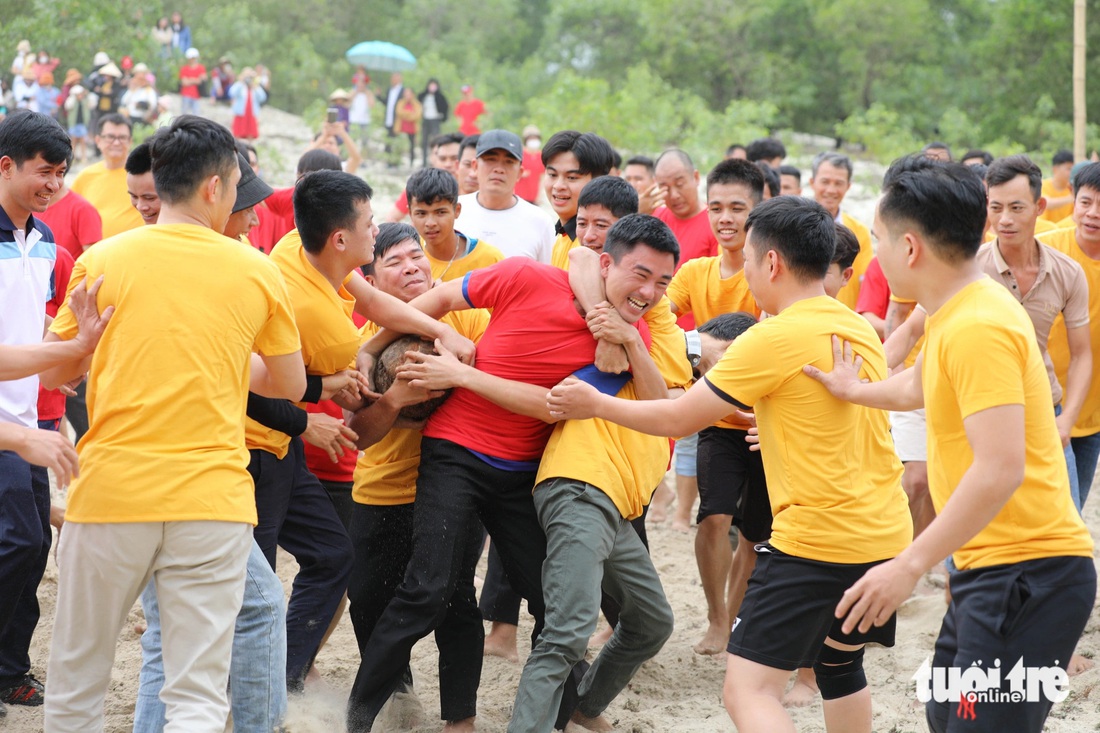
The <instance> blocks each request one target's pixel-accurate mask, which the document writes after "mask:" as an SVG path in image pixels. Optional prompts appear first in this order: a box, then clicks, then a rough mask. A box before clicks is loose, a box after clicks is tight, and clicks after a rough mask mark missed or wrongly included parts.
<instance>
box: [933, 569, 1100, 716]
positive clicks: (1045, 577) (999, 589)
mask: <svg viewBox="0 0 1100 733" xmlns="http://www.w3.org/2000/svg"><path fill="white" fill-rule="evenodd" d="M1095 599H1096V570H1095V567H1094V566H1093V561H1092V558H1091V557H1047V558H1042V559H1039V560H1026V561H1024V562H1019V563H1012V564H1008V565H993V566H990V567H984V568H977V569H974V570H961V571H956V572H954V573H952V574H951V605H950V606H948V607H947V613H946V614H944V617H943V625H942V626H941V627H940V635H939V638H938V639H937V640H936V653H935V656H933V658H932V671H933V673H935V670H937V669H948V670H949V669H950V668H952V667H955V668H958V669H959V670H966V669H969V668H970V666H971V665H974V664H976V665H978V666H979V667H980V668H982V669H983V670H990V669H994V668H995V667H996V665H997V664H1000V670H1001V675H1000V678H1001V680H1002V682H1001V688H1000V690H1001V691H1002V692H1004V693H1009V692H1011V689H1012V687H1011V683H1010V682H1009V680H1008V675H1009V674H1010V671H1011V670H1012V669H1013V668H1014V667H1015V666H1016V664H1017V662H1018V661H1020V660H1021V659H1022V665H1023V667H1061V668H1062V669H1065V668H1066V667H1067V666H1068V665H1069V659H1070V656H1071V655H1072V654H1073V649H1074V647H1075V646H1077V641H1078V639H1080V637H1081V632H1082V631H1084V629H1085V623H1086V622H1087V621H1088V619H1089V614H1090V613H1091V611H1092V606H1093V602H1094V601H1095ZM920 684H921V682H920V681H919V680H918V685H920ZM925 684H928V683H925ZM930 689H934V687H931V686H930ZM919 692H920V690H919V689H918V693H919ZM998 697H999V699H994V700H981V699H975V700H973V701H971V702H970V704H969V705H967V704H963V703H961V702H960V701H959V700H958V699H955V700H948V701H943V700H936V699H935V697H933V698H932V699H931V700H929V701H928V702H927V703H925V713H926V714H927V716H928V727H929V728H930V729H931V730H932V731H934V732H935V733H943V731H947V730H952V731H954V730H960V731H962V730H965V731H1004V730H1011V731H1021V732H1023V731H1034V733H1039V731H1041V730H1042V729H1043V723H1044V721H1045V720H1046V718H1047V715H1048V714H1049V713H1050V708H1051V702H1050V701H1049V700H1047V699H1046V697H1045V695H1043V694H1040V695H1039V698H1040V699H1038V700H1031V701H1027V700H1017V701H1013V700H1010V699H1009V697H1008V695H1007V694H1004V695H1000V696H998Z"/></svg>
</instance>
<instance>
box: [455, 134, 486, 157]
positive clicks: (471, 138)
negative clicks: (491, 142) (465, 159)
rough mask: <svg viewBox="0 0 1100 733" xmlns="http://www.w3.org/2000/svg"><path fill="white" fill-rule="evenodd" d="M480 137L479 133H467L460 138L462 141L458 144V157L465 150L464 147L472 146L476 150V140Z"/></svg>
mask: <svg viewBox="0 0 1100 733" xmlns="http://www.w3.org/2000/svg"><path fill="white" fill-rule="evenodd" d="M480 139H481V135H467V136H466V137H464V138H462V142H460V143H459V144H458V157H459V158H461V157H462V154H463V153H464V152H466V148H473V149H474V151H475V152H476V151H477V141H478V140H480Z"/></svg>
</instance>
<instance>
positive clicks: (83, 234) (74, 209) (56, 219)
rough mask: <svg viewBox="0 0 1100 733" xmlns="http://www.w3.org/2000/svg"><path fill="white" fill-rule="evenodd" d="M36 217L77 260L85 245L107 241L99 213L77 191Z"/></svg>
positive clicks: (68, 194)
mask: <svg viewBox="0 0 1100 733" xmlns="http://www.w3.org/2000/svg"><path fill="white" fill-rule="evenodd" d="M35 216H36V217H38V218H39V219H41V220H42V221H44V222H46V226H48V227H49V228H50V231H52V232H53V239H54V241H55V242H57V244H58V245H59V246H61V247H64V248H65V249H66V250H67V251H68V253H69V254H70V255H72V258H73V259H74V260H75V259H76V258H77V257H80V255H82V254H83V253H84V246H85V245H88V246H91V245H93V244H95V243H96V242H98V241H99V240H101V239H103V220H102V219H100V217H99V212H98V211H96V209H95V207H94V206H92V204H91V203H90V202H89V201H88V199H86V198H84V197H83V196H81V195H80V194H78V193H77V192H76V191H69V192H68V193H67V194H65V196H64V197H63V198H62V199H60V200H59V201H57V202H56V203H53V204H50V208H48V209H46V210H45V211H43V212H42V213H41V214H35ZM62 292H64V291H62ZM51 315H52V314H51Z"/></svg>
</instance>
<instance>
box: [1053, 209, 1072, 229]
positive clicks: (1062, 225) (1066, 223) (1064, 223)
mask: <svg viewBox="0 0 1100 733" xmlns="http://www.w3.org/2000/svg"><path fill="white" fill-rule="evenodd" d="M1054 228H1055V229H1076V228H1077V222H1075V221H1074V220H1073V213H1072V212H1071V213H1070V215H1069V216H1067V217H1066V218H1064V219H1059V220H1058V221H1056V222H1054Z"/></svg>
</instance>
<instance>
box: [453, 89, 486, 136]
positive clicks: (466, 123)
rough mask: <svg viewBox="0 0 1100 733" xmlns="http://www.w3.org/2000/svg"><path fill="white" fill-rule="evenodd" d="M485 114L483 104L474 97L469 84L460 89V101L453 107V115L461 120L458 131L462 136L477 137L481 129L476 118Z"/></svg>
mask: <svg viewBox="0 0 1100 733" xmlns="http://www.w3.org/2000/svg"><path fill="white" fill-rule="evenodd" d="M483 114H485V103H484V102H482V101H481V100H480V99H478V98H477V97H475V96H474V88H473V87H472V86H470V85H469V84H466V85H464V86H463V87H462V99H461V100H460V101H459V103H458V104H456V105H455V115H456V116H457V117H458V118H459V119H460V120H462V124H461V125H459V126H458V131H459V132H461V133H462V134H463V135H477V134H479V133H480V132H481V129H480V128H479V127H478V126H477V118H478V117H480V116H481V115H483Z"/></svg>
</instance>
